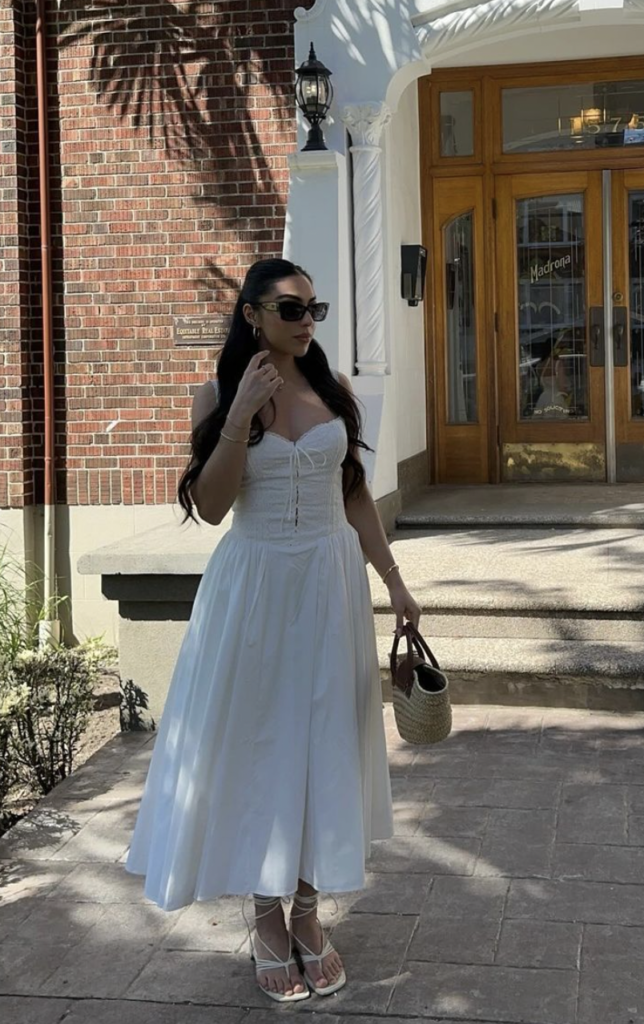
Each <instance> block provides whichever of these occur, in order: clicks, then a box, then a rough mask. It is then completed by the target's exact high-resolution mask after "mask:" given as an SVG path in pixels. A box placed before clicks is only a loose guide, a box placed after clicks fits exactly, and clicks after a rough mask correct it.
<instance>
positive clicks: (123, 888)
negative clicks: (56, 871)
mask: <svg viewBox="0 0 644 1024" xmlns="http://www.w3.org/2000/svg"><path fill="white" fill-rule="evenodd" d="M51 863H52V864H53V865H56V866H58V865H59V864H62V865H67V863H68V862H65V861H62V862H61V861H52V862H51ZM68 866H69V870H68V871H67V872H66V873H65V875H64V877H63V878H62V879H61V880H60V881H59V882H58V884H57V885H55V886H54V887H53V888H52V889H50V891H49V892H48V893H47V894H46V899H51V900H69V901H70V902H73V903H150V902H151V901H150V900H149V899H148V898H147V896H145V895H144V894H143V886H142V884H141V878H140V877H139V876H138V875H132V874H130V873H129V872H128V871H126V870H125V869H124V868H123V867H122V865H121V864H101V863H100V862H96V863H87V864H76V863H69V864H68Z"/></svg>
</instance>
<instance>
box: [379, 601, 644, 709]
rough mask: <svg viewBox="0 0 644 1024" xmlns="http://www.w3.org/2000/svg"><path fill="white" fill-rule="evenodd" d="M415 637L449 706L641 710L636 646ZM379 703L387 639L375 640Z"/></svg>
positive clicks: (643, 700)
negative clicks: (446, 685)
mask: <svg viewBox="0 0 644 1024" xmlns="http://www.w3.org/2000/svg"><path fill="white" fill-rule="evenodd" d="M421 632H422V634H423V636H424V637H425V639H426V640H427V642H428V643H429V645H430V647H431V649H432V651H433V653H434V655H435V656H436V658H437V659H438V662H439V664H440V666H441V668H442V669H443V670H444V671H445V672H446V673H447V676H448V678H449V681H450V690H451V697H452V701H453V702H454V703H455V704H507V705H535V706H539V707H569V708H589V709H595V710H603V711H621V712H634V711H644V656H643V654H642V644H641V643H608V642H607V643H591V642H580V641H575V640H568V641H566V642H565V643H562V644H560V643H556V644H553V643H552V641H544V640H520V639H519V640H509V639H486V638H474V639H473V638H468V637H459V638H454V637H434V636H433V635H430V631H429V630H428V629H426V628H425V626H424V624H423V622H422V621H421ZM377 643H378V659H379V663H380V674H381V681H382V688H383V698H384V700H391V685H390V668H389V654H390V651H391V644H392V637H391V636H378V637H377Z"/></svg>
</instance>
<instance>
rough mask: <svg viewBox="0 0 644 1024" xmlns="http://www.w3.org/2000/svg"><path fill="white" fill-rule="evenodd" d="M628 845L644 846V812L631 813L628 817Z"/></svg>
mask: <svg viewBox="0 0 644 1024" xmlns="http://www.w3.org/2000/svg"><path fill="white" fill-rule="evenodd" d="M628 844H629V846H644V814H631V816H630V817H629V819H628Z"/></svg>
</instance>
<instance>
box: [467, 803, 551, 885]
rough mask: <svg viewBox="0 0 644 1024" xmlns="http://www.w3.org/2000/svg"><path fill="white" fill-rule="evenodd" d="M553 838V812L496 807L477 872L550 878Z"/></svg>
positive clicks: (485, 837) (484, 840)
mask: <svg viewBox="0 0 644 1024" xmlns="http://www.w3.org/2000/svg"><path fill="white" fill-rule="evenodd" d="M554 839H555V812H554V811H541V810H529V811H528V810H514V809H507V808H503V809H500V808H493V809H491V810H490V819H489V823H488V828H487V832H486V834H485V836H484V838H483V843H482V845H481V853H480V855H479V859H478V861H477V863H476V868H475V872H474V873H475V874H476V875H509V876H514V877H518V878H530V877H532V878H549V877H550V870H551V861H552V854H553V849H554Z"/></svg>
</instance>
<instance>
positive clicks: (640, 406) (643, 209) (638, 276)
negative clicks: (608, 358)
mask: <svg viewBox="0 0 644 1024" xmlns="http://www.w3.org/2000/svg"><path fill="white" fill-rule="evenodd" d="M628 253H629V272H630V311H629V312H630V328H631V412H632V416H633V417H634V418H638V419H639V418H640V417H642V416H644V192H631V193H629V197H628Z"/></svg>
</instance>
